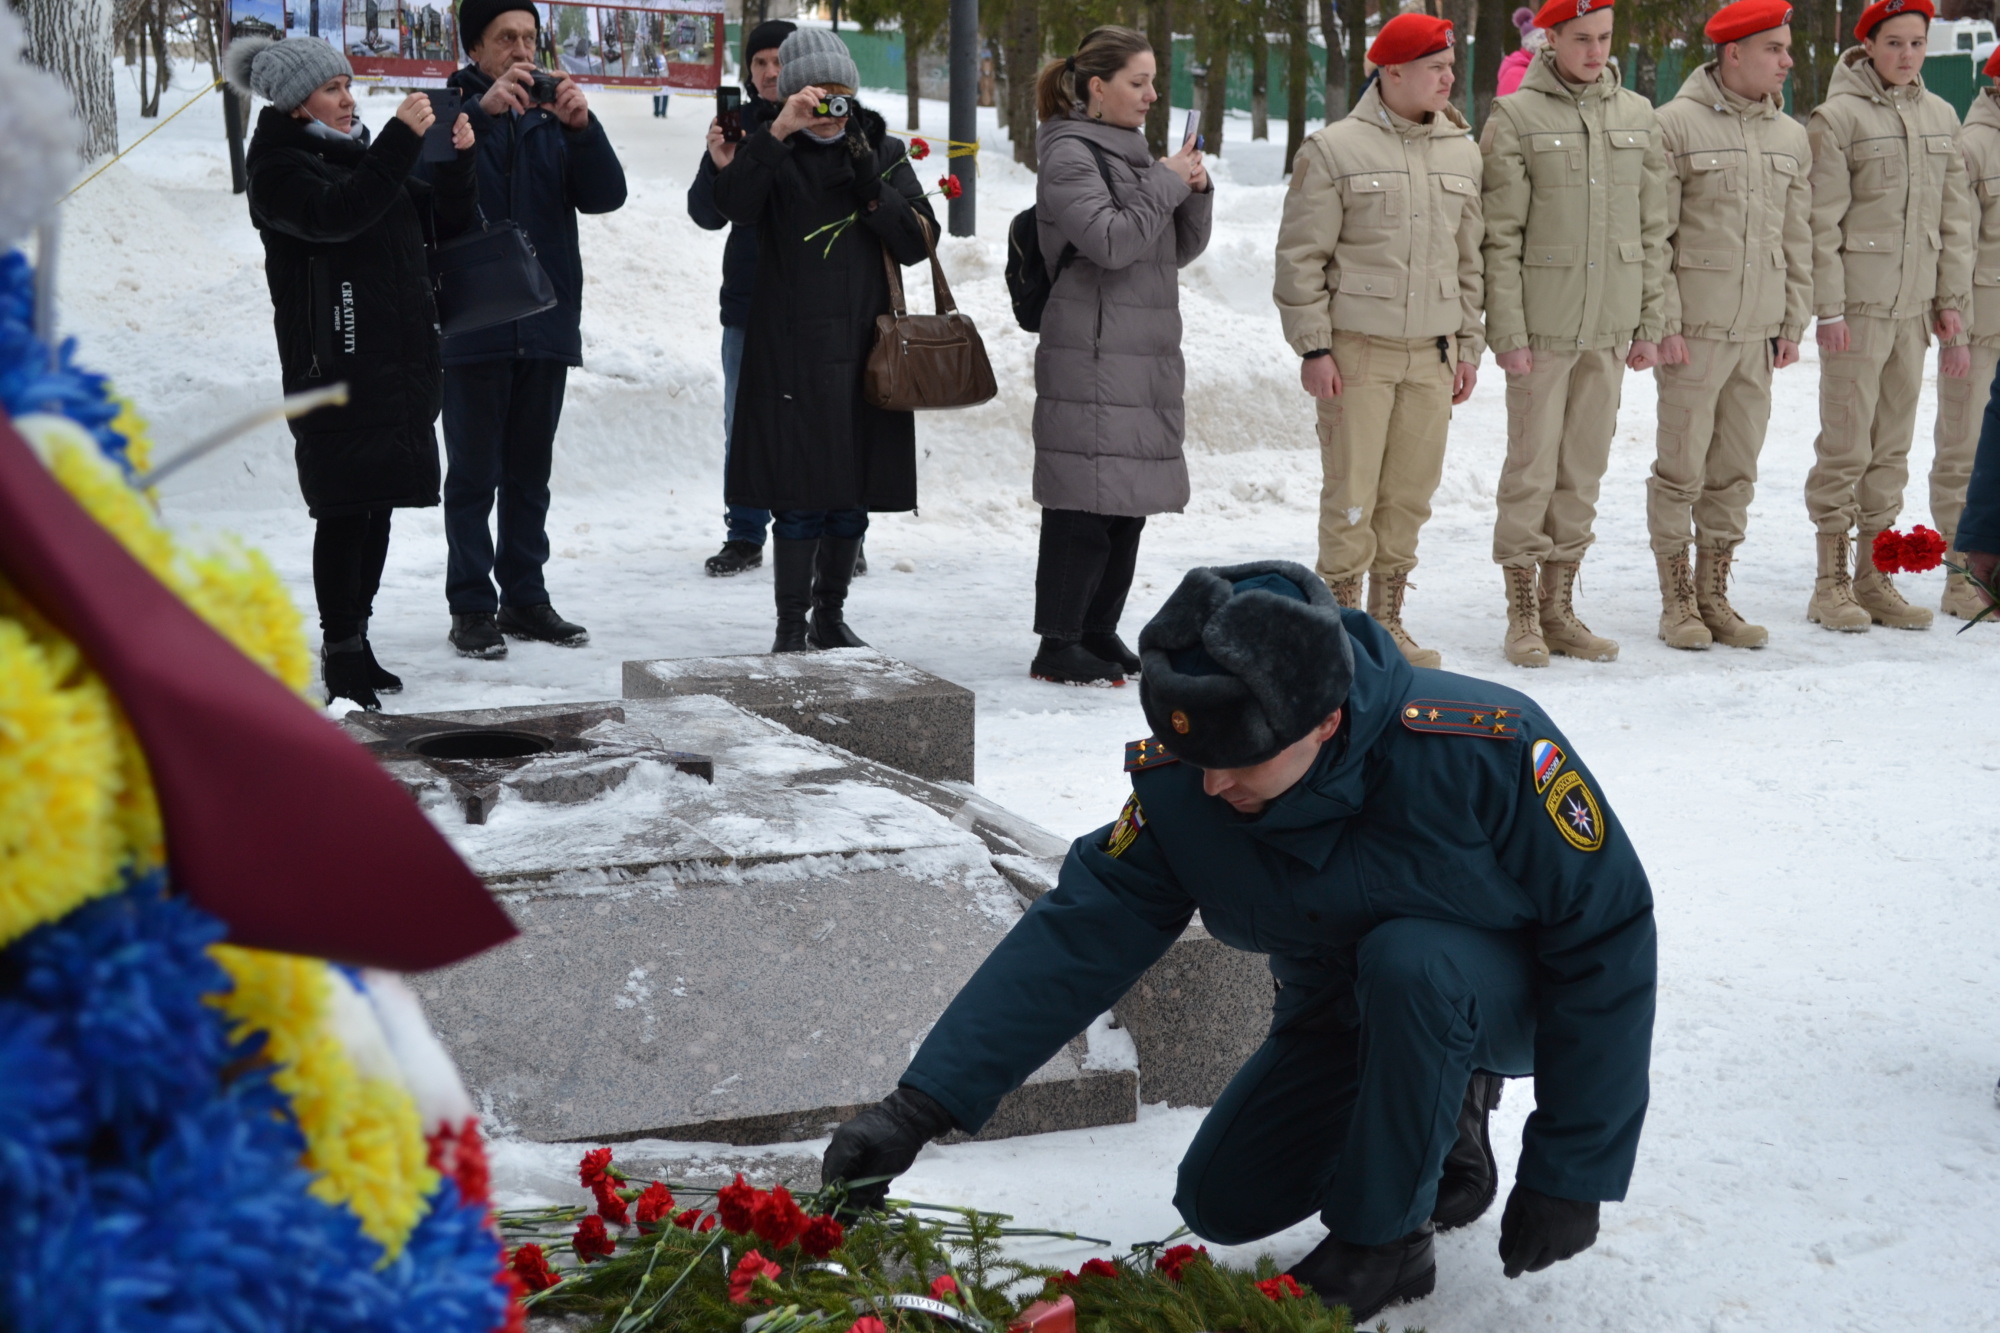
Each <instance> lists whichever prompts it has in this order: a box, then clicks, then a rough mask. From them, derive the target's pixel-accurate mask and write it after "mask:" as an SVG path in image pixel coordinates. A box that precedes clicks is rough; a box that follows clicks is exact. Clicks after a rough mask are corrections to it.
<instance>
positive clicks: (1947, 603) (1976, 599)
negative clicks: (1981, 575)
mask: <svg viewBox="0 0 2000 1333" xmlns="http://www.w3.org/2000/svg"><path fill="white" fill-rule="evenodd" d="M1944 562H1945V563H1946V564H1947V565H1957V566H1958V569H1964V568H1965V552H1963V551H1946V552H1945V554H1944ZM1958 569H1954V570H1952V571H1950V572H1949V573H1947V574H1946V575H1945V579H1944V596H1943V597H1942V598H1940V599H1939V600H1938V610H1940V611H1942V612H1944V613H1945V614H1946V615H1948V616H1956V617H1957V618H1958V619H1960V620H1971V619H1972V618H1973V617H1974V616H1977V615H1978V614H1979V613H1980V612H1981V611H1984V610H1985V609H1986V598H1985V597H1984V596H1982V595H1981V593H1980V591H1979V589H1977V588H1975V587H1974V586H1972V580H1971V579H1969V578H1967V577H1965V575H1963V574H1961V573H1959V572H1958ZM1988 619H1991V617H1988Z"/></svg>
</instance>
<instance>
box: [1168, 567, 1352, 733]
mask: <svg viewBox="0 0 2000 1333" xmlns="http://www.w3.org/2000/svg"><path fill="white" fill-rule="evenodd" d="M1139 658H1140V661H1141V662H1142V663H1143V666H1142V667H1141V669H1140V675H1139V704H1140V706H1141V707H1142V708H1144V709H1145V710H1146V721H1147V722H1149V723H1151V724H1152V727H1153V736H1154V738H1155V739H1157V740H1158V741H1159V742H1160V743H1161V744H1162V745H1164V746H1166V747H1167V749H1168V750H1169V751H1171V752H1172V753H1173V755H1174V756H1175V757H1176V758H1178V759H1181V760H1183V761H1185V762H1187V763H1190V764H1193V765H1195V766H1196V767H1198V768H1247V767H1249V766H1250V765H1252V764H1261V763H1263V762H1264V761H1265V760H1266V759H1269V758H1270V757H1271V756H1273V755H1275V754H1277V753H1278V751H1280V750H1282V749H1284V748H1285V747H1286V746H1288V745H1290V744H1291V743H1292V742H1294V741H1296V740H1298V739H1299V738H1300V737H1301V736H1304V735H1305V734H1306V733H1307V732H1309V731H1311V730H1312V729H1313V728H1314V727H1316V726H1318V725H1319V724H1320V723H1321V722H1324V721H1325V720H1326V718H1327V716H1328V715H1329V714H1331V713H1332V712H1333V710H1334V709H1336V708H1339V707H1340V706H1341V705H1342V704H1344V703H1346V702H1347V691H1348V687H1349V686H1351V685H1352V684H1353V683H1354V648H1353V646H1352V645H1351V644H1349V643H1348V641H1347V630H1346V629H1345V628H1344V627H1343V626H1342V625H1341V623H1340V604H1339V603H1337V602H1336V601H1334V599H1333V594H1332V593H1330V592H1328V591H1327V588H1326V584H1325V583H1324V582H1322V581H1321V580H1320V578H1319V576H1317V575H1316V574H1314V573H1313V572H1312V571H1311V570H1309V569H1307V568H1305V567H1304V566H1303V565H1296V564H1293V563H1292V562H1291V561H1289V560H1258V561H1253V562H1252V563H1250V564H1247V565H1227V566H1223V567H1221V568H1207V567H1203V568H1196V569H1190V570H1189V571H1188V572H1187V576H1186V577H1185V578H1183V579H1182V580H1181V586H1180V587H1178V588H1176V589H1174V593H1173V596H1171V597H1169V598H1167V600H1166V604H1165V605H1164V606H1162V607H1161V608H1160V610H1159V614H1157V615H1155V616H1154V617H1153V618H1152V619H1151V620H1150V621H1148V622H1147V623H1146V628H1145V629H1143V630H1141V631H1139Z"/></svg>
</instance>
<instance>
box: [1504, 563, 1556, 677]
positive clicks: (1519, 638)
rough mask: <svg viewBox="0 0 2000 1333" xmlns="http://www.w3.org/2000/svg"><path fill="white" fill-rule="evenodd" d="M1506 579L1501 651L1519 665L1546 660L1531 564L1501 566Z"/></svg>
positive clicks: (1546, 647)
mask: <svg viewBox="0 0 2000 1333" xmlns="http://www.w3.org/2000/svg"><path fill="white" fill-rule="evenodd" d="M1500 572H1501V573H1502V574H1503V575H1505V576H1506V579H1507V638H1506V640H1505V641H1504V642H1503V643H1502V644H1501V645H1500V651H1501V652H1503V653H1505V654H1506V655H1507V660H1508V661H1509V662H1511V663H1513V664H1514V665H1515V666H1518V667H1545V666H1547V665H1548V664H1549V645H1548V640H1546V639H1544V638H1543V637H1542V609H1541V607H1542V604H1541V598H1540V594H1538V593H1537V592H1536V591H1535V570H1534V567H1533V566H1524V567H1516V566H1512V565H1508V566H1503V567H1502V568H1501V570H1500Z"/></svg>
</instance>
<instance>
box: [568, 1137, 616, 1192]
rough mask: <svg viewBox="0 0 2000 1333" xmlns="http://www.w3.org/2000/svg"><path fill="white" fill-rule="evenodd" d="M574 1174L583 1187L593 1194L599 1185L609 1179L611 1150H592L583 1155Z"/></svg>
mask: <svg viewBox="0 0 2000 1333" xmlns="http://www.w3.org/2000/svg"><path fill="white" fill-rule="evenodd" d="M576 1174H577V1178H578V1179H579V1180H581V1181H582V1182H583V1187H584V1188H585V1189H587V1190H590V1191H591V1192H592V1193H595V1192H596V1190H597V1187H598V1186H599V1185H601V1184H603V1183H604V1182H605V1181H607V1180H609V1179H610V1178H611V1149H609V1148H593V1149H591V1150H590V1151H589V1152H587V1153H585V1154H584V1155H583V1160H582V1161H581V1162H578V1163H577V1164H576Z"/></svg>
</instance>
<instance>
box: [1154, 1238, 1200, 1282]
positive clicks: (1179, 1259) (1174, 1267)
mask: <svg viewBox="0 0 2000 1333" xmlns="http://www.w3.org/2000/svg"><path fill="white" fill-rule="evenodd" d="M1197 1259H1200V1260H1202V1261H1204V1262H1206V1261H1207V1259H1208V1246H1206V1245H1204V1246H1202V1247H1201V1248H1200V1249H1196V1248H1195V1247H1194V1246H1192V1245H1176V1246H1174V1247H1173V1248H1172V1249H1170V1250H1168V1251H1167V1252H1166V1253H1164V1254H1162V1255H1161V1256H1160V1257H1159V1258H1158V1259H1155V1260H1154V1261H1153V1267H1155V1268H1157V1269H1159V1270H1160V1271H1161V1272H1162V1273H1165V1274H1166V1275H1167V1277H1168V1278H1169V1279H1171V1280H1173V1281H1175V1282H1178V1281H1180V1280H1181V1273H1182V1271H1183V1270H1184V1269H1186V1268H1187V1266H1188V1265H1189V1264H1191V1263H1193V1262H1194V1261H1195V1260H1197Z"/></svg>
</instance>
